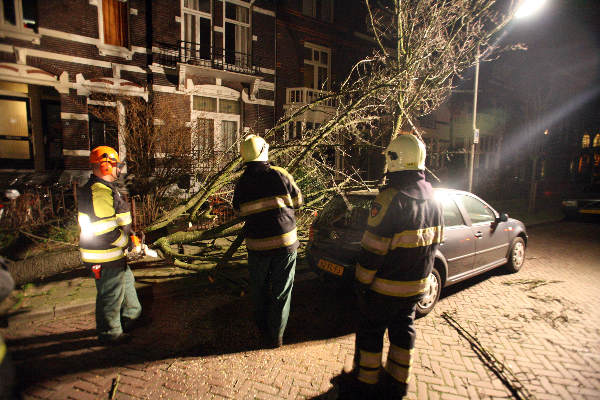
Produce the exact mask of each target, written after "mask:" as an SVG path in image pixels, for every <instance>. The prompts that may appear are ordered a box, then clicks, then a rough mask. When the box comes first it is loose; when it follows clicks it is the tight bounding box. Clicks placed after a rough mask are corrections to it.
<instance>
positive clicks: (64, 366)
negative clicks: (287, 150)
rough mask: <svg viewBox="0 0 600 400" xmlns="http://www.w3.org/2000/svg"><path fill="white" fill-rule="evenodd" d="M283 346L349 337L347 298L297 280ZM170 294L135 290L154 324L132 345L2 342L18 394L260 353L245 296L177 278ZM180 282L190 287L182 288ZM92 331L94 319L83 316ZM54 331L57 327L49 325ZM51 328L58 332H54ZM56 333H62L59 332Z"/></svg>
mask: <svg viewBox="0 0 600 400" xmlns="http://www.w3.org/2000/svg"><path fill="white" fill-rule="evenodd" d="M298 276H300V277H301V279H298V280H297V282H295V285H294V291H293V297H292V309H291V313H290V319H289V322H288V329H287V331H286V335H285V337H284V346H285V345H290V344H295V343H302V342H305V341H312V340H320V339H328V338H333V337H338V336H341V335H346V334H349V333H351V332H353V326H354V323H353V320H354V316H353V309H354V306H353V297H352V296H351V295H349V293H352V292H351V291H350V292H348V291H347V290H345V289H343V288H339V289H338V288H331V287H328V286H323V282H320V281H319V280H318V279H317V278H314V279H313V278H312V277H311V275H303V273H302V272H300V273H299V274H298ZM180 280H181V281H182V282H180V284H178V285H177V286H178V290H177V291H176V292H175V293H174V294H171V295H169V294H168V291H165V292H164V293H163V292H162V291H161V285H163V284H155V285H153V287H144V288H141V290H139V291H138V293H139V296H140V300H141V301H142V306H143V309H144V311H143V312H144V314H145V315H146V317H150V318H152V323H151V324H150V325H148V326H145V327H143V328H140V329H137V330H135V331H134V332H133V334H132V335H133V339H132V341H131V342H130V343H127V344H122V345H117V346H113V347H103V346H101V345H100V344H99V343H98V341H97V340H96V336H95V331H94V330H90V329H86V330H82V331H69V329H73V328H69V327H68V326H69V325H68V324H66V327H65V330H64V332H61V333H53V334H43V335H38V336H29V337H17V338H11V339H10V340H8V346H9V350H10V351H11V353H12V355H13V358H14V359H15V364H16V367H17V372H18V379H19V386H20V389H21V390H24V389H26V388H27V387H29V386H31V385H33V384H35V383H39V382H44V381H47V380H51V379H55V378H57V377H61V376H64V375H68V374H73V373H80V372H86V371H92V370H100V369H105V368H112V367H120V366H125V365H128V364H132V363H144V362H151V361H157V360H162V359H170V358H174V357H195V356H196V357H197V356H209V355H221V354H229V353H236V352H243V351H251V350H258V349H260V348H261V347H260V340H259V336H258V331H257V329H256V328H255V326H254V323H253V318H252V304H251V299H250V296H247V295H244V296H240V295H239V293H240V292H239V290H238V291H234V290H232V289H230V288H228V287H226V286H225V285H223V284H221V283H220V282H217V283H216V284H214V285H211V286H205V287H198V285H197V282H198V279H197V277H195V276H193V275H192V276H188V277H184V278H181V279H180ZM185 280H188V281H189V283H190V284H189V286H188V287H187V288H186V285H185V282H184V281H185ZM88 315H89V317H84V318H89V319H90V324H92V326H93V320H94V316H93V314H88ZM53 325H54V326H56V321H53ZM54 329H56V328H54ZM59 329H60V328H59Z"/></svg>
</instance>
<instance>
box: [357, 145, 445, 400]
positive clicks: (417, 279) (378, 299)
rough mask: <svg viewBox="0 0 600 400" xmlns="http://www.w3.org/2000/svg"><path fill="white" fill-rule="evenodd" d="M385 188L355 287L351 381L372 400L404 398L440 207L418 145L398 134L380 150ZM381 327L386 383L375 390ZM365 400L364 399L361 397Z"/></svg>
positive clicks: (365, 236) (440, 224) (366, 237)
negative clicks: (385, 344)
mask: <svg viewBox="0 0 600 400" xmlns="http://www.w3.org/2000/svg"><path fill="white" fill-rule="evenodd" d="M385 157H386V163H387V168H388V174H387V180H388V185H387V186H386V187H385V188H383V189H382V190H381V191H380V193H379V195H378V196H377V198H376V199H375V201H374V203H373V205H372V208H371V212H370V215H369V218H368V223H367V228H366V231H365V232H364V234H363V238H362V241H361V246H362V250H361V253H360V255H359V259H358V263H357V265H356V273H355V283H356V288H357V296H358V305H359V307H358V308H359V324H358V330H357V334H356V350H355V351H356V352H355V369H354V371H353V375H354V378H355V379H357V380H358V386H359V390H364V391H365V392H366V393H367V394H370V395H371V397H374V396H372V395H373V393H378V394H377V397H383V398H392V399H395V398H402V397H403V396H404V395H406V391H407V386H408V382H409V378H410V367H411V361H412V355H413V348H414V342H415V330H414V327H413V323H414V318H415V309H416V304H417V302H418V301H419V300H420V298H421V297H422V296H423V295H424V294H425V293H426V291H427V290H428V286H429V285H428V277H429V275H430V273H431V271H432V268H433V261H434V255H435V252H436V249H437V248H438V246H439V243H440V242H441V239H442V236H443V219H442V209H441V206H440V205H439V203H438V202H437V201H436V200H435V199H434V197H433V189H432V187H431V185H430V184H429V183H428V182H427V181H426V180H425V174H424V169H425V145H424V144H423V142H421V141H420V140H419V139H418V138H417V137H416V136H414V135H400V136H399V137H397V138H395V139H394V140H392V141H391V143H390V145H389V146H388V147H387V149H386V152H385ZM386 328H387V329H388V334H389V339H390V350H389V354H388V357H387V365H386V367H385V371H386V372H384V373H383V377H384V378H385V379H384V380H383V381H384V382H382V384H381V385H377V384H378V381H379V378H380V373H381V372H382V371H381V366H382V359H381V351H382V348H383V336H384V333H385V330H386ZM366 397H369V396H368V395H367V396H366Z"/></svg>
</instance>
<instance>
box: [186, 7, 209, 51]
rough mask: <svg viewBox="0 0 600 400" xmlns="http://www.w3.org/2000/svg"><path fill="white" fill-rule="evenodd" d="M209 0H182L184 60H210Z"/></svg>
mask: <svg viewBox="0 0 600 400" xmlns="http://www.w3.org/2000/svg"><path fill="white" fill-rule="evenodd" d="M211 3H212V2H211V1H210V0H184V1H183V9H182V15H183V27H182V33H181V35H182V40H183V42H184V45H183V46H182V48H183V50H184V52H185V53H184V55H183V56H184V58H185V60H186V61H187V60H189V59H194V60H198V59H200V60H210V59H211V55H212V51H211V43H212V28H211V27H212V10H211Z"/></svg>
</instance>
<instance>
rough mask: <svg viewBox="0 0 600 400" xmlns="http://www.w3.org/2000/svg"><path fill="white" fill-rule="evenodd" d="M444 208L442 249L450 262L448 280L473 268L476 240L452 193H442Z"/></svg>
mask: <svg viewBox="0 0 600 400" xmlns="http://www.w3.org/2000/svg"><path fill="white" fill-rule="evenodd" d="M440 197H441V199H442V204H443V208H444V238H443V240H442V243H441V245H440V251H441V252H442V254H443V255H444V257H445V258H446V262H447V263H448V280H450V281H451V280H452V278H453V277H457V276H458V275H460V274H462V273H464V272H465V271H468V270H471V269H472V268H473V262H474V260H475V240H474V238H473V232H472V231H471V228H470V227H469V226H467V224H466V223H465V220H464V218H463V216H462V213H461V212H460V210H459V208H458V207H457V205H456V202H455V201H454V198H453V196H451V195H442V196H440Z"/></svg>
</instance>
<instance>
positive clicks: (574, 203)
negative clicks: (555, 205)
mask: <svg viewBox="0 0 600 400" xmlns="http://www.w3.org/2000/svg"><path fill="white" fill-rule="evenodd" d="M562 205H563V207H577V200H563V201H562Z"/></svg>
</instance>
